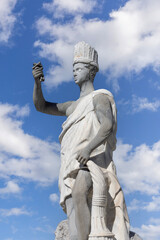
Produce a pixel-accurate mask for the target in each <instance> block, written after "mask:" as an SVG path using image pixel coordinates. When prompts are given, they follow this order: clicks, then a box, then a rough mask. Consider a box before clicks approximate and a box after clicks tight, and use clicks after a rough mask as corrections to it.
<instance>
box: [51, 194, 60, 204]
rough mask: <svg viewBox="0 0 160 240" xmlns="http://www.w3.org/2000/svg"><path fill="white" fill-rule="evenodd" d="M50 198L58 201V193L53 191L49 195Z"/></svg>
mask: <svg viewBox="0 0 160 240" xmlns="http://www.w3.org/2000/svg"><path fill="white" fill-rule="evenodd" d="M49 199H50V201H51V202H52V203H55V202H58V201H59V197H58V195H57V194H56V193H52V194H50V196H49Z"/></svg>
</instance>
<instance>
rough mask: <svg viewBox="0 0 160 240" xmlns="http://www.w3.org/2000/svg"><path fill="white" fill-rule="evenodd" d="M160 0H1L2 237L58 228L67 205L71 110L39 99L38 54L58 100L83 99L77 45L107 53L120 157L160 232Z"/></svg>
mask: <svg viewBox="0 0 160 240" xmlns="http://www.w3.org/2000/svg"><path fill="white" fill-rule="evenodd" d="M159 9H160V1H159V0H145V1H144V0H128V1H125V0H114V1H113V0H34V1H26V0H0V55H1V57H0V77H1V87H0V96H1V99H0V132H1V134H0V180H1V181H0V229H1V231H0V239H1V240H28V239H30V240H46V239H48V240H49V239H53V238H54V231H55V229H56V226H57V224H58V223H59V222H60V221H61V220H63V219H65V218H66V216H65V214H64V213H63V211H62V209H61V208H60V206H59V191H58V186H57V179H58V171H59V166H60V157H59V151H60V145H59V142H58V136H59V134H60V132H61V125H62V123H63V121H64V120H65V118H64V117H54V116H49V115H48V116H47V115H45V114H42V113H39V112H37V111H36V110H35V108H34V105H33V102H32V91H33V84H34V79H33V77H32V64H33V63H34V62H39V61H41V62H42V64H43V66H44V74H45V82H44V83H43V92H44V96H45V98H46V99H47V100H48V101H53V102H64V101H68V100H76V99H77V98H78V97H79V89H78V87H77V86H76V85H75V83H74V81H73V74H72V61H73V46H74V45H75V43H77V42H78V41H82V40H84V41H86V42H88V43H89V44H91V45H92V46H93V47H95V48H96V50H97V51H98V53H99V66H100V71H99V73H98V74H97V76H96V79H95V89H99V88H105V89H108V90H110V91H111V92H112V93H113V94H114V97H115V101H116V104H117V108H118V132H117V139H118V143H117V150H116V151H115V153H114V161H115V163H116V166H117V172H118V177H119V180H120V182H121V185H122V187H123V190H124V193H125V199H126V203H127V206H128V212H129V217H130V222H131V229H132V230H134V231H136V232H137V233H138V234H139V235H140V236H141V237H143V239H144V240H159V237H160V173H159V172H160V127H159V124H160V113H159V110H160V14H159Z"/></svg>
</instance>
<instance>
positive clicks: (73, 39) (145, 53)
mask: <svg viewBox="0 0 160 240" xmlns="http://www.w3.org/2000/svg"><path fill="white" fill-rule="evenodd" d="M159 8H160V1H159V0H146V1H145V2H144V1H143V0H130V1H128V2H127V3H126V4H125V6H124V7H121V8H120V9H119V10H117V11H113V12H112V13H111V14H110V20H106V21H105V20H104V21H102V20H100V19H89V20H87V19H85V18H82V17H75V18H74V19H73V21H69V22H67V23H66V22H65V23H61V22H58V23H57V24H56V23H55V22H52V21H51V20H50V19H48V18H46V17H42V18H40V19H39V20H38V21H37V22H36V28H37V31H38V32H39V34H40V35H41V36H47V37H49V38H50V42H48V43H47V42H46V41H45V42H43V41H42V40H37V41H36V42H35V46H36V47H39V49H40V51H39V53H40V56H41V57H45V58H48V59H50V60H51V61H53V66H52V67H51V68H50V69H49V70H48V76H47V79H48V81H47V82H46V84H48V85H49V86H50V87H51V86H55V85H57V84H60V83H62V82H66V81H71V79H72V66H71V63H72V58H73V46H74V44H75V43H77V42H78V41H81V40H85V41H86V42H88V43H90V44H91V45H92V46H93V47H95V48H96V50H97V51H98V53H99V63H100V69H101V71H102V72H103V73H104V74H105V75H108V74H109V75H110V76H111V78H110V79H112V81H113V85H114V87H115V90H118V88H119V86H118V82H117V80H116V78H118V77H120V76H122V75H124V76H127V74H128V73H130V72H133V71H134V72H136V73H139V72H140V71H141V70H143V69H144V68H146V67H148V66H151V67H153V69H154V70H155V71H157V69H158V68H159V65H160V14H159ZM42 26H43V27H42ZM57 62H58V66H57V65H56V64H57Z"/></svg>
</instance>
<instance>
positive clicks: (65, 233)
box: [55, 220, 142, 240]
mask: <svg viewBox="0 0 160 240" xmlns="http://www.w3.org/2000/svg"><path fill="white" fill-rule="evenodd" d="M129 237H130V240H142V238H141V237H140V236H139V235H137V234H136V233H134V232H132V231H130V234H129ZM55 240H70V237H69V228H68V220H64V221H62V222H60V223H59V224H58V226H57V229H56V231H55Z"/></svg>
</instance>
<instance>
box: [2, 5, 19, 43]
mask: <svg viewBox="0 0 160 240" xmlns="http://www.w3.org/2000/svg"><path fill="white" fill-rule="evenodd" d="M17 1H18V0H1V1H0V43H1V42H2V43H3V42H4V43H7V42H8V40H9V38H10V37H11V34H12V31H13V27H14V25H15V22H16V14H15V13H14V8H15V6H16V3H17Z"/></svg>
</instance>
